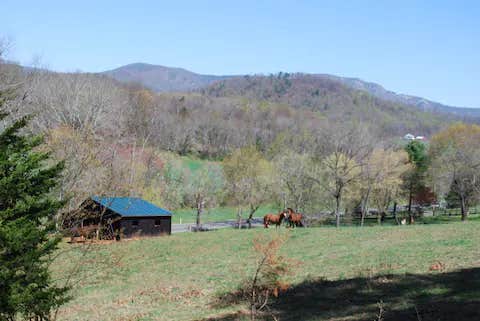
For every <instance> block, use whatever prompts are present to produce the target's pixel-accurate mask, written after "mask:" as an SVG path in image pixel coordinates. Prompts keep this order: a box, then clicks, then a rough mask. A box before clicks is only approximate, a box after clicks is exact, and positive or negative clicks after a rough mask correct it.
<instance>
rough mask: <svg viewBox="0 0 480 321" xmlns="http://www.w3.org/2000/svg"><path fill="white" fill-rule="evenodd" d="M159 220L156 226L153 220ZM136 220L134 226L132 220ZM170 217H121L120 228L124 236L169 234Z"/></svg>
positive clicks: (170, 226)
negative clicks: (136, 223)
mask: <svg viewBox="0 0 480 321" xmlns="http://www.w3.org/2000/svg"><path fill="white" fill-rule="evenodd" d="M156 220H159V221H160V225H159V226H156V225H155V221H156ZM135 221H136V222H138V225H137V226H134V225H133V223H134V222H135ZM171 221H172V220H171V217H169V216H161V217H122V219H121V220H120V228H121V230H122V232H123V236H124V237H133V236H146V235H162V234H171V228H172V225H171Z"/></svg>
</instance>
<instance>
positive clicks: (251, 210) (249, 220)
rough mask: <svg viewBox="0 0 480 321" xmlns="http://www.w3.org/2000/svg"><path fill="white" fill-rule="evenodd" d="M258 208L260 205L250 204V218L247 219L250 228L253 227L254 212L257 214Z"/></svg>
mask: <svg viewBox="0 0 480 321" xmlns="http://www.w3.org/2000/svg"><path fill="white" fill-rule="evenodd" d="M257 210H258V206H257V207H254V206H253V205H250V214H248V219H247V223H248V228H249V229H250V228H252V219H253V214H255V212H256V211H257Z"/></svg>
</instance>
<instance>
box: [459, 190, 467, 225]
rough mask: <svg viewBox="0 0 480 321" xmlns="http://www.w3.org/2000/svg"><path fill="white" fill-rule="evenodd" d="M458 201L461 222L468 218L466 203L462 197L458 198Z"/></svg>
mask: <svg viewBox="0 0 480 321" xmlns="http://www.w3.org/2000/svg"><path fill="white" fill-rule="evenodd" d="M460 201H461V204H460V209H461V211H462V221H466V220H467V218H468V206H467V202H466V201H465V197H463V196H460Z"/></svg>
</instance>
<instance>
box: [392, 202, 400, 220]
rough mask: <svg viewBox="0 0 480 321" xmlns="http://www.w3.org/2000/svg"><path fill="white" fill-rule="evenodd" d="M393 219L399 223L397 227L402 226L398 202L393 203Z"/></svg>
mask: <svg viewBox="0 0 480 321" xmlns="http://www.w3.org/2000/svg"><path fill="white" fill-rule="evenodd" d="M393 218H394V220H395V222H397V225H400V224H399V223H398V218H397V202H393Z"/></svg>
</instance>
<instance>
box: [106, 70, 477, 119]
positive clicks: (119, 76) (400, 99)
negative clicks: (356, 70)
mask: <svg viewBox="0 0 480 321" xmlns="http://www.w3.org/2000/svg"><path fill="white" fill-rule="evenodd" d="M103 74H105V75H107V76H109V77H111V78H114V79H116V80H117V81H120V82H123V83H138V84H141V85H143V86H145V87H147V88H150V89H152V90H154V91H156V92H184V91H192V90H199V89H205V88H207V87H209V86H210V85H212V84H214V83H217V82H220V81H222V80H227V79H232V78H237V79H238V78H243V77H252V76H231V75H230V76H229V75H224V76H214V75H202V74H197V73H194V72H191V71H188V70H186V69H182V68H172V67H165V66H159V65H151V64H146V63H134V64H130V65H126V66H122V67H119V68H117V69H113V70H109V71H105V72H103ZM296 75H297V76H296V77H298V76H299V75H302V74H296ZM304 75H305V76H308V77H313V78H319V79H325V80H330V81H334V82H339V83H341V84H343V85H345V86H347V87H349V88H352V89H355V90H358V91H365V92H367V93H369V94H371V95H372V96H374V97H377V98H380V99H382V100H386V101H390V102H395V103H399V104H403V105H409V106H414V107H416V108H418V109H420V110H421V111H427V112H433V113H445V114H453V115H455V116H457V117H458V118H459V119H465V120H475V121H480V108H462V107H454V106H447V105H443V104H441V103H438V102H434V101H431V100H428V99H425V98H421V97H416V96H410V95H405V94H398V93H395V92H393V91H390V90H387V89H385V88H384V87H382V86H381V85H379V84H376V83H372V82H367V81H364V80H361V79H358V78H348V77H339V76H334V75H329V74H304Z"/></svg>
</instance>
